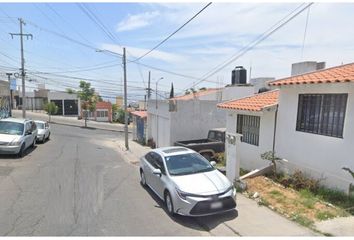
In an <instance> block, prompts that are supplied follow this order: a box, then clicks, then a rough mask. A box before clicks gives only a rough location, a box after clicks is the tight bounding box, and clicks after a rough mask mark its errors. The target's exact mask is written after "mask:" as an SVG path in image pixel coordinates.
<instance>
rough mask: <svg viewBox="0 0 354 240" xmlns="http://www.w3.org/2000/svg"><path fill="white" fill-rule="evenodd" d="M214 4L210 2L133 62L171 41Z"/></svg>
mask: <svg viewBox="0 0 354 240" xmlns="http://www.w3.org/2000/svg"><path fill="white" fill-rule="evenodd" d="M211 4H212V2H209V3H208V4H207V5H206V6H204V7H203V8H202V9H201V10H199V12H197V13H196V14H195V15H194V16H193V17H191V18H190V19H189V20H188V21H187V22H185V23H184V24H183V25H182V26H180V27H179V28H178V29H177V30H175V31H174V32H172V33H171V34H170V35H168V36H167V37H166V38H165V39H164V40H162V41H161V42H160V43H158V44H157V45H156V46H155V47H153V48H152V49H150V50H149V51H147V52H146V53H144V54H143V55H141V56H140V57H138V58H137V59H135V60H133V61H137V60H140V59H142V58H143V57H145V56H147V55H148V54H149V53H151V52H152V51H154V50H155V49H156V48H158V47H160V46H161V45H162V44H164V43H165V42H166V41H167V40H168V39H170V38H171V37H172V36H173V35H175V34H176V33H177V32H179V31H180V30H181V29H182V28H184V27H185V26H186V25H187V24H188V23H190V22H191V21H192V20H193V19H194V18H196V17H197V16H198V15H199V14H200V13H202V12H203V11H204V10H205V9H206V8H207V7H209V6H210V5H211Z"/></svg>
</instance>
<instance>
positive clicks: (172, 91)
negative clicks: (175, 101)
mask: <svg viewBox="0 0 354 240" xmlns="http://www.w3.org/2000/svg"><path fill="white" fill-rule="evenodd" d="M174 96H175V90H174V88H173V83H171V91H170V98H173V97H174Z"/></svg>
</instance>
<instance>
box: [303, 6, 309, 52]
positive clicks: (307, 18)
mask: <svg viewBox="0 0 354 240" xmlns="http://www.w3.org/2000/svg"><path fill="white" fill-rule="evenodd" d="M309 16H310V8H308V9H307V16H306V23H305V31H304V38H303V40H302V47H301V59H302V58H303V57H304V48H305V39H306V33H307V25H308V22H309Z"/></svg>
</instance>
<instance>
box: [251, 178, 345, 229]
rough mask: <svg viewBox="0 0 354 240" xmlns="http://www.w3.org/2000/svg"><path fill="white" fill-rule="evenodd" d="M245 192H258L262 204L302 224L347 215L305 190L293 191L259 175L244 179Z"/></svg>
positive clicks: (307, 224)
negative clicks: (245, 183) (245, 184)
mask: <svg viewBox="0 0 354 240" xmlns="http://www.w3.org/2000/svg"><path fill="white" fill-rule="evenodd" d="M246 182H247V193H246V194H248V195H249V196H252V195H253V194H254V193H255V192H258V193H259V195H260V197H259V199H258V201H259V202H260V204H262V205H267V206H268V207H269V208H271V209H273V210H275V211H277V212H279V213H281V214H282V215H284V216H286V217H288V218H290V219H292V220H294V221H296V222H298V223H300V224H302V225H304V226H311V225H312V224H313V223H314V222H317V221H321V220H326V219H330V218H334V217H339V216H348V215H349V214H348V213H347V212H345V211H344V210H343V209H341V208H338V207H335V206H333V205H331V204H328V203H325V202H323V201H321V200H320V199H318V198H316V197H315V196H314V195H313V194H312V193H311V192H309V191H307V190H301V191H299V192H298V191H295V190H293V189H290V188H285V187H283V186H282V185H280V184H278V183H275V182H273V181H272V180H270V179H268V178H266V177H263V176H259V177H255V178H250V179H246Z"/></svg>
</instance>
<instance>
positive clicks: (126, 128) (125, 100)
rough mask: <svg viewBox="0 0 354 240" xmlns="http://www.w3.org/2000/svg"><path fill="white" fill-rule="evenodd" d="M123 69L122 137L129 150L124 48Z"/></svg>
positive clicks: (124, 56)
mask: <svg viewBox="0 0 354 240" xmlns="http://www.w3.org/2000/svg"><path fill="white" fill-rule="evenodd" d="M123 69H124V135H125V148H126V149H127V150H129V142H128V99H127V60H126V55H125V48H123Z"/></svg>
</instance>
